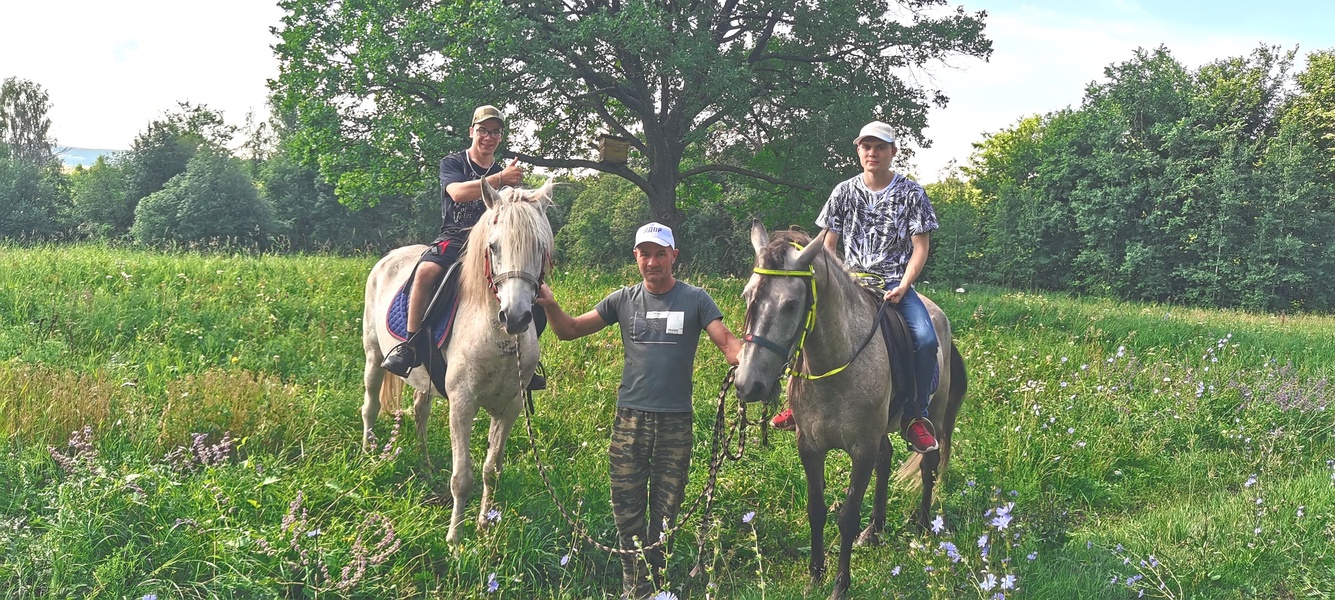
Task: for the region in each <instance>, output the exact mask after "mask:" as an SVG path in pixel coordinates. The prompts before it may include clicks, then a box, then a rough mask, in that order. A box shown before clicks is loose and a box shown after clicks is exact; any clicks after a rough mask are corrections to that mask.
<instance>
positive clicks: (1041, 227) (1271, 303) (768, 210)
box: [0, 47, 1335, 312]
mask: <svg viewBox="0 0 1335 600" xmlns="http://www.w3.org/2000/svg"><path fill="white" fill-rule="evenodd" d="M1296 55H1297V53H1296V51H1287V52H1286V51H1281V50H1280V49H1277V48H1273V47H1261V48H1259V49H1257V50H1256V51H1254V52H1253V53H1251V54H1250V55H1249V56H1246V57H1236V58H1228V59H1224V60H1218V61H1215V62H1212V63H1209V64H1206V65H1204V66H1202V67H1200V68H1198V69H1195V70H1191V69H1187V68H1186V67H1184V66H1183V65H1182V64H1181V63H1180V62H1178V61H1177V60H1176V59H1175V58H1173V56H1172V55H1171V53H1170V52H1169V51H1168V50H1167V49H1166V48H1162V47H1160V48H1158V49H1155V50H1153V51H1144V50H1140V51H1137V52H1136V53H1135V54H1134V55H1133V57H1132V58H1131V60H1128V61H1126V62H1123V63H1121V64H1116V65H1112V66H1110V67H1108V68H1107V69H1106V70H1105V72H1104V78H1103V79H1102V80H1100V81H1095V82H1092V83H1091V84H1090V85H1089V87H1088V89H1087V92H1086V95H1085V98H1084V100H1083V102H1082V104H1081V106H1080V107H1078V108H1070V109H1066V110H1061V111H1058V112H1055V113H1050V114H1046V115H1041V116H1032V117H1029V118H1025V119H1021V120H1020V121H1019V122H1017V123H1016V125H1014V126H1013V127H1011V128H1009V129H1006V130H1004V131H1000V132H997V133H994V134H991V135H988V136H986V138H985V139H984V140H983V141H981V142H979V143H977V144H975V148H976V151H975V153H974V155H973V156H972V157H971V158H970V160H969V161H968V163H967V165H966V166H964V167H963V168H962V172H961V173H959V174H958V176H956V177H951V178H948V179H947V180H945V181H942V182H939V183H934V184H929V185H928V186H927V189H928V194H929V196H930V197H931V198H932V201H933V204H934V205H935V207H936V210H937V212H938V215H939V217H940V222H941V227H942V228H941V230H939V231H938V232H936V234H934V237H933V245H932V258H931V261H930V262H929V265H928V270H927V272H926V278H927V279H928V280H932V281H936V282H943V283H945V282H948V283H971V282H981V283H991V284H997V285H1002V286H1007V287H1017V288H1030V289H1044V290H1065V291H1073V292H1076V293H1085V294H1095V295H1100V296H1112V297H1119V298H1126V299H1135V300H1149V301H1160V302H1170V303H1183V304H1192V305H1204V306H1218V307H1238V308H1245V309H1251V310H1264V311H1281V312H1282V311H1295V310H1314V311H1331V310H1335V292H1332V291H1331V290H1330V286H1329V285H1327V282H1330V281H1335V243H1332V241H1333V240H1332V236H1335V234H1333V233H1332V231H1335V202H1333V199H1335V198H1333V197H1335V51H1331V50H1327V51H1321V52H1315V53H1312V54H1309V55H1308V56H1306V57H1305V64H1304V65H1303V66H1302V68H1301V69H1298V68H1295V58H1296ZM0 100H3V101H2V102H0V116H3V117H4V118H3V119H0V238H3V239H7V240H11V241H13V240H19V241H23V240H60V241H63V240H108V241H111V242H113V243H132V244H142V245H148V246H153V247H169V248H213V247H219V246H222V247H226V248H253V249H259V250H266V251H279V252H283V251H332V252H348V251H357V250H364V251H368V252H372V253H379V252H383V251H385V250H387V249H389V248H392V247H394V246H398V245H402V244H407V243H420V242H424V241H427V240H430V239H431V238H432V237H433V236H434V234H435V229H436V227H437V223H438V222H439V221H438V220H439V189H438V186H437V185H436V183H435V180H434V178H421V179H422V181H418V182H417V183H416V185H415V187H414V186H410V185H402V184H400V185H394V186H388V188H387V189H397V190H412V191H409V192H396V193H386V194H383V195H381V196H379V198H378V202H377V203H376V204H374V205H373V206H365V205H359V206H348V205H347V204H342V203H340V202H339V198H337V197H336V195H335V189H336V188H337V187H338V186H339V185H345V184H346V185H352V184H356V185H355V186H354V187H358V188H359V189H360V188H364V187H366V185H372V184H371V183H367V184H361V183H356V182H353V183H349V182H346V181H334V182H329V181H325V180H324V178H323V177H321V176H320V175H319V164H318V162H319V159H318V156H317V155H315V154H313V153H312V152H311V151H310V150H309V149H308V148H307V149H305V150H303V143H302V140H303V138H302V136H301V135H300V134H299V132H297V131H296V127H297V126H296V125H294V121H293V120H292V119H291V118H284V116H283V115H282V114H281V113H279V114H276V116H274V117H272V118H270V119H269V120H267V121H265V122H262V123H258V124H257V123H254V122H248V123H247V124H246V126H245V127H243V128H238V127H234V126H230V125H227V124H226V123H224V121H223V119H222V116H221V115H220V114H218V113H216V112H213V111H211V110H209V109H207V108H206V107H202V106H191V105H188V104H183V105H181V106H180V107H179V110H176V111H173V112H170V113H168V114H166V115H164V116H163V118H162V119H160V120H158V121H155V122H153V123H152V124H150V126H149V127H148V128H147V129H146V130H145V131H143V132H141V133H140V134H139V135H138V136H137V137H136V138H135V140H134V142H133V144H132V145H131V148H130V150H129V151H127V152H125V153H123V154H120V155H117V156H112V157H107V158H103V159H100V160H99V161H98V162H97V163H96V164H94V165H93V166H92V167H91V168H86V169H85V168H76V169H75V170H74V171H72V172H65V171H62V169H61V168H60V165H59V161H58V160H57V159H56V157H55V156H54V154H53V149H54V147H55V145H54V143H53V142H52V141H51V140H49V139H48V137H47V136H46V130H47V129H49V126H50V123H49V120H45V116H44V115H45V112H46V108H47V107H48V106H49V102H48V101H47V99H46V97H45V94H44V93H43V92H42V91H41V89H40V87H39V86H37V85H35V84H32V83H30V82H22V81H15V80H13V79H12V78H11V79H10V80H6V82H5V87H4V88H3V90H0ZM248 121H250V120H248ZM452 143H453V144H454V146H455V147H457V148H459V149H462V148H464V147H465V146H466V145H467V139H465V138H462V137H460V139H458V140H457V141H454V142H452ZM446 145H448V144H446ZM502 153H503V154H504V153H505V151H504V150H503V151H502ZM438 159H439V157H421V158H420V160H422V161H423V163H424V164H423V165H422V169H421V170H422V171H423V172H428V171H430V172H434V164H435V162H436V161H437V160H438ZM854 160H855V159H854V157H853V152H852V150H851V148H850V149H849V151H848V153H847V155H844V156H831V157H830V163H829V165H827V168H825V169H823V170H820V171H819V172H817V173H807V174H806V175H804V177H803V179H804V180H806V181H807V182H808V184H809V188H810V189H809V190H796V189H791V188H783V187H782V186H777V185H775V186H770V185H767V184H762V185H756V183H755V182H754V181H747V180H745V179H741V180H739V179H728V178H726V177H724V176H723V175H722V174H708V175H701V176H696V177H692V178H689V179H687V180H686V181H685V182H684V183H682V184H681V185H680V187H679V189H678V193H677V206H678V208H679V209H680V210H681V213H682V215H683V222H682V223H681V224H680V225H679V228H678V239H679V241H680V245H681V246H682V249H683V265H684V267H685V268H687V269H688V270H696V271H702V272H707V273H718V274H729V273H731V274H745V273H746V272H747V269H748V267H749V263H750V259H751V250H750V246H749V242H748V241H747V237H746V231H747V225H748V222H749V219H750V217H751V216H753V215H755V216H759V217H760V218H762V220H763V221H764V222H765V223H766V225H767V226H769V227H771V228H779V227H787V226H790V225H798V226H802V227H806V228H808V229H813V228H814V225H813V222H814V219H815V215H816V213H817V211H818V210H819V208H820V206H821V205H822V204H823V203H824V201H825V199H826V190H829V189H830V187H831V186H832V185H833V184H834V182H836V181H838V180H840V179H843V178H846V177H848V176H849V175H851V174H853V173H855V172H856V166H855V162H854ZM425 163H429V164H425ZM359 173H362V172H361V171H357V170H350V171H347V172H346V173H345V175H344V177H345V178H346V177H355V176H358V174H359ZM562 182H563V185H560V186H558V188H557V197H556V202H555V205H554V206H553V208H552V209H551V211H550V212H549V217H550V218H551V221H552V225H553V229H554V230H556V231H557V246H558V247H557V256H556V258H557V260H558V262H568V263H569V264H583V265H612V266H617V265H623V264H628V263H629V255H628V249H627V248H626V244H627V242H626V240H629V239H631V238H632V236H633V232H634V230H635V228H636V227H638V226H639V225H640V224H642V223H644V222H645V221H647V220H649V219H650V209H649V201H648V199H647V197H646V196H645V194H644V192H643V191H642V190H641V189H640V188H638V187H636V186H635V185H633V184H631V183H630V182H628V181H626V180H624V179H622V178H619V177H614V176H609V175H599V176H593V177H583V178H568V177H566V178H562ZM537 183H539V182H538V181H536V178H535V180H534V181H531V182H530V184H531V185H536V184H537ZM811 190H815V191H811ZM343 200H344V202H348V200H347V199H346V198H344V199H343Z"/></svg>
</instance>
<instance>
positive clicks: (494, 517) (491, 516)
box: [487, 508, 501, 523]
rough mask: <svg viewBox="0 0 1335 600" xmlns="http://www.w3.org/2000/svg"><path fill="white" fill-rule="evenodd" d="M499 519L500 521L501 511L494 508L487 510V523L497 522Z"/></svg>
mask: <svg viewBox="0 0 1335 600" xmlns="http://www.w3.org/2000/svg"><path fill="white" fill-rule="evenodd" d="M500 521H501V511H499V510H496V509H494V508H493V509H491V510H489V511H487V522H488V523H499V522H500Z"/></svg>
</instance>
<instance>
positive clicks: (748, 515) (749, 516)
mask: <svg viewBox="0 0 1335 600" xmlns="http://www.w3.org/2000/svg"><path fill="white" fill-rule="evenodd" d="M754 518H756V511H754V510H753V511H751V512H749V513H746V514H744V515H742V522H743V523H750V522H751V519H754Z"/></svg>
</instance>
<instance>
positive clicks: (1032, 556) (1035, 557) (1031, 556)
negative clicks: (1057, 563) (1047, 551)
mask: <svg viewBox="0 0 1335 600" xmlns="http://www.w3.org/2000/svg"><path fill="white" fill-rule="evenodd" d="M1025 558H1028V559H1029V560H1038V553H1037V552H1030V553H1029V556H1026V557H1025Z"/></svg>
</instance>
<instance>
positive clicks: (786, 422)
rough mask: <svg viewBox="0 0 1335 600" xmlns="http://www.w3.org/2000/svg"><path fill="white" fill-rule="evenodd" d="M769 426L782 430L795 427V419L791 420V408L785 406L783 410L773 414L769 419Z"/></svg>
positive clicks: (789, 429) (790, 429)
mask: <svg viewBox="0 0 1335 600" xmlns="http://www.w3.org/2000/svg"><path fill="white" fill-rule="evenodd" d="M769 426H770V427H773V428H775V429H782V430H784V431H792V430H794V429H797V421H794V420H793V409H791V408H785V409H783V412H780V413H779V414H777V415H774V418H773V419H770V420H769Z"/></svg>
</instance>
